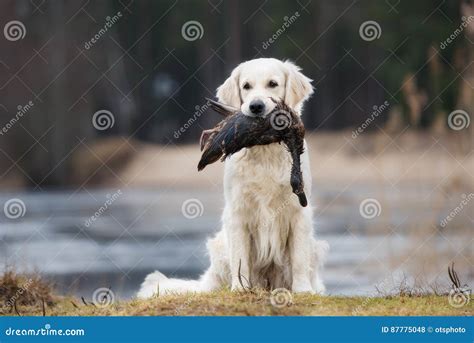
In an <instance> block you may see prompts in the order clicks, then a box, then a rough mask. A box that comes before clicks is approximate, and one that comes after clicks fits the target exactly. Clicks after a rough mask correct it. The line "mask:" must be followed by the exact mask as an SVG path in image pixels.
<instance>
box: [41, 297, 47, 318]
mask: <svg viewBox="0 0 474 343" xmlns="http://www.w3.org/2000/svg"><path fill="white" fill-rule="evenodd" d="M41 307H42V310H43V317H46V303H45V301H44V298H41Z"/></svg>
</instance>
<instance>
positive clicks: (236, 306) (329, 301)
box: [0, 271, 474, 316]
mask: <svg viewBox="0 0 474 343" xmlns="http://www.w3.org/2000/svg"><path fill="white" fill-rule="evenodd" d="M422 294H423V293H421V292H419V291H415V290H408V289H403V291H400V294H399V295H397V296H385V297H377V298H366V297H340V296H317V295H309V294H291V293H290V292H288V291H286V290H282V289H280V291H278V290H275V291H274V292H272V293H269V292H266V291H263V290H258V289H253V290H251V291H242V292H231V291H229V290H221V291H217V292H213V293H207V294H193V293H190V294H185V295H160V296H156V297H154V298H152V299H148V300H138V299H132V300H129V301H117V302H115V301H114V295H113V293H112V292H111V291H108V290H107V291H105V293H104V292H102V293H100V296H98V297H97V298H98V299H96V302H95V303H94V302H93V301H91V300H89V299H84V298H82V299H77V298H73V297H63V296H58V295H55V294H54V289H53V287H52V286H51V285H50V284H49V283H47V282H46V281H44V280H42V279H41V278H40V277H38V276H24V275H18V274H16V273H15V272H13V271H8V272H6V273H5V274H3V275H0V315H14V316H15V315H16V316H42V315H48V316H176V315H179V316H214V315H218V316H224V315H225V316H271V315H284V316H386V315H395V316H421V315H434V316H441V315H452V316H467V315H470V316H472V315H473V314H474V306H473V301H467V300H468V299H469V300H470V298H467V297H466V298H465V301H464V306H462V307H458V308H457V307H453V306H451V305H450V303H449V301H448V299H449V298H448V296H446V295H444V296H441V295H422Z"/></svg>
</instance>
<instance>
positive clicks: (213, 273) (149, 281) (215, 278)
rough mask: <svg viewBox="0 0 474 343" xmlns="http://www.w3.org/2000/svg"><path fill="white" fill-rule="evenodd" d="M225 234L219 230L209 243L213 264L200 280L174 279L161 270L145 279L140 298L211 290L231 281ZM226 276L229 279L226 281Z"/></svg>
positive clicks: (138, 295) (139, 293)
mask: <svg viewBox="0 0 474 343" xmlns="http://www.w3.org/2000/svg"><path fill="white" fill-rule="evenodd" d="M223 238H224V235H223V234H222V232H219V233H218V234H217V235H216V237H214V238H212V239H210V240H209V241H208V243H207V247H208V250H209V255H210V258H211V266H210V267H209V269H208V270H207V271H206V272H205V273H204V274H203V275H202V276H201V277H200V278H199V279H198V280H183V279H172V278H168V277H166V276H165V275H164V274H162V273H160V272H159V271H155V272H154V273H151V274H149V275H148V276H147V277H146V278H145V281H143V283H142V285H141V287H140V290H139V291H138V294H137V297H138V298H150V297H152V296H155V295H164V294H177V293H188V292H210V291H213V290H215V289H218V288H219V287H221V286H222V285H223V284H225V283H227V284H229V283H230V271H229V267H228V258H227V257H226V256H225V255H223V254H224V253H225V251H227V249H226V248H225V246H223V244H225V241H224V240H223ZM226 276H228V278H229V280H227V281H226Z"/></svg>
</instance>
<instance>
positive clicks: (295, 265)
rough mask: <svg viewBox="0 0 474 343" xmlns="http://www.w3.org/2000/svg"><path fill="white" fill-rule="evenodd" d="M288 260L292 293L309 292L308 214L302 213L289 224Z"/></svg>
mask: <svg viewBox="0 0 474 343" xmlns="http://www.w3.org/2000/svg"><path fill="white" fill-rule="evenodd" d="M291 230H292V231H291V236H290V237H291V238H290V259H291V270H292V279H293V280H292V287H291V288H292V291H293V292H311V293H314V290H313V288H312V287H311V262H310V261H311V258H312V244H313V239H312V220H311V216H310V214H308V213H307V212H304V211H302V212H301V213H298V214H297V215H296V216H295V217H294V218H293V220H292V223H291Z"/></svg>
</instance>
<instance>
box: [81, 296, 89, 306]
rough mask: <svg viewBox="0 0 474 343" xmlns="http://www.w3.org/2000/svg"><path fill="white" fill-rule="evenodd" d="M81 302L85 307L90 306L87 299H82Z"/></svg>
mask: <svg viewBox="0 0 474 343" xmlns="http://www.w3.org/2000/svg"><path fill="white" fill-rule="evenodd" d="M81 300H82V302H83V303H84V305H86V306H89V304H88V303H87V301H86V299H84V297H81Z"/></svg>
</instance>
